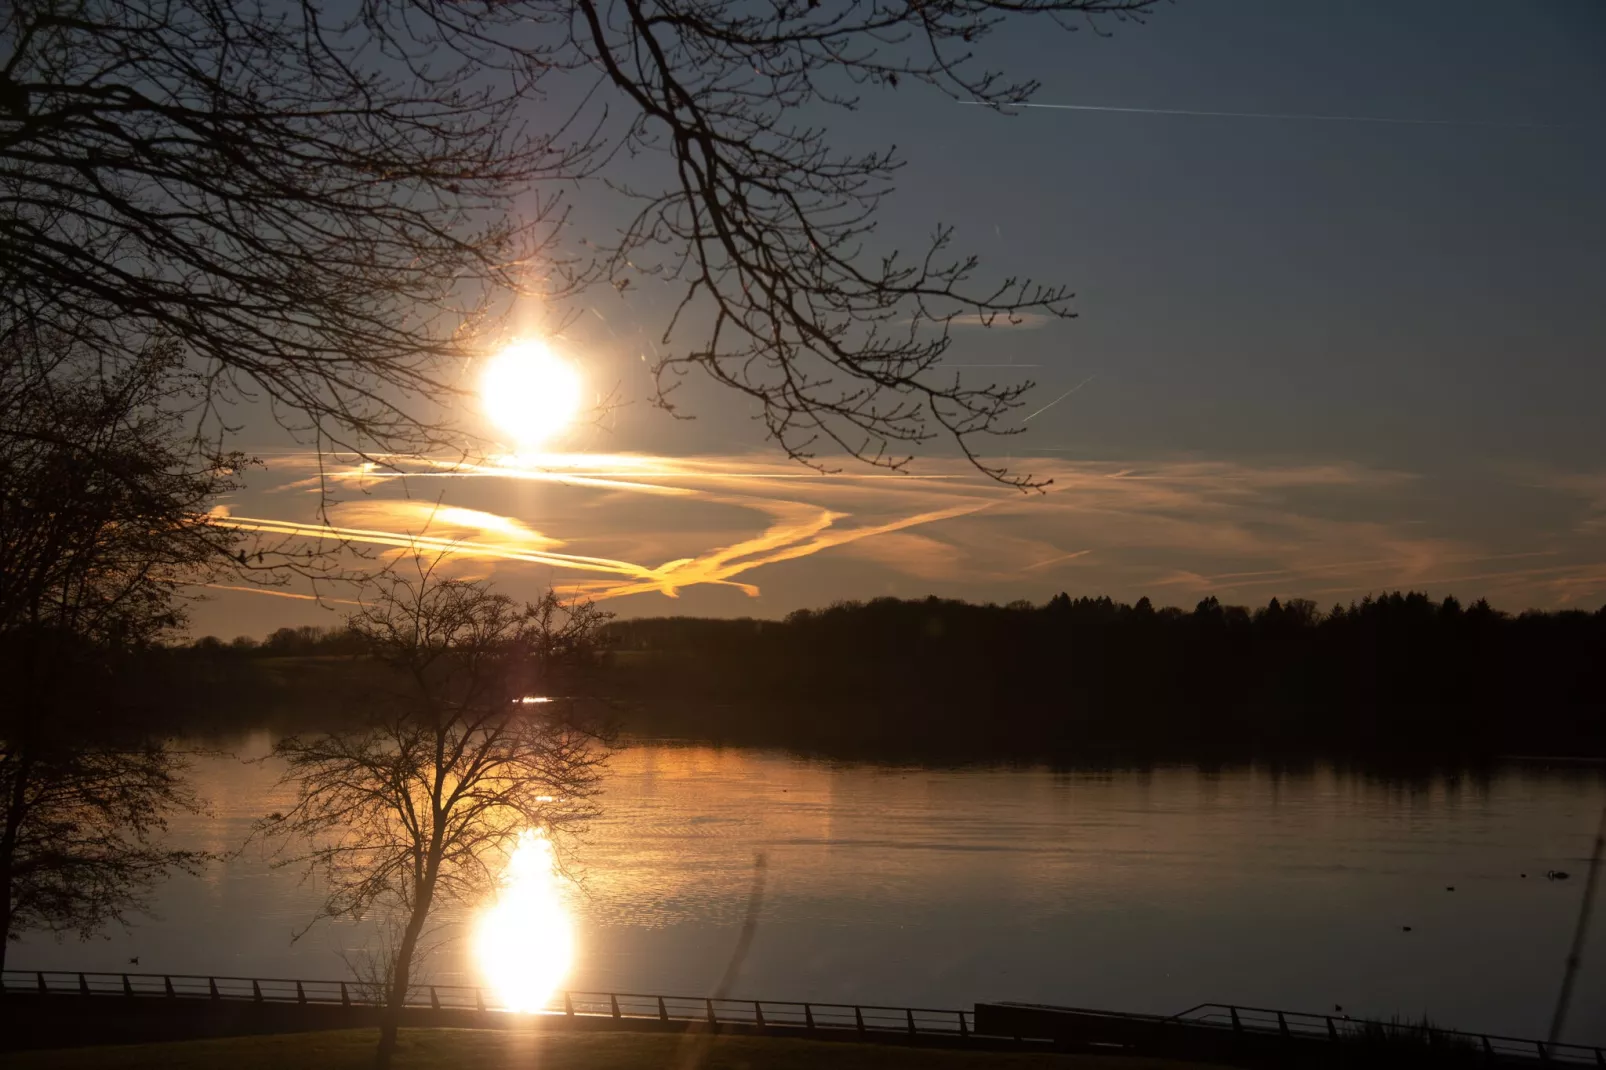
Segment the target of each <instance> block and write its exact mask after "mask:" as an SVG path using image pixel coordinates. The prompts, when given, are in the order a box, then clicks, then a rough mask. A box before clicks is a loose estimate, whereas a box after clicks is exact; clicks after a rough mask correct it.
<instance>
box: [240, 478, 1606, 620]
mask: <svg viewBox="0 0 1606 1070" xmlns="http://www.w3.org/2000/svg"><path fill="white" fill-rule="evenodd" d="M314 467H316V459H315V458H311V457H300V458H281V459H277V460H276V461H275V469H276V470H277V471H279V472H281V473H282V472H284V470H285V469H290V470H291V472H290V474H291V475H292V476H293V477H299V476H301V475H302V474H303V473H304V472H305V471H307V470H310V469H312V468H314ZM400 467H401V470H399V471H387V470H384V469H382V468H379V467H376V466H374V465H373V464H368V463H365V464H353V465H350V466H346V467H339V466H327V465H326V466H325V468H324V470H323V472H322V474H321V475H318V476H314V477H310V478H304V479H303V478H293V479H292V480H291V481H289V482H286V483H285V484H283V485H281V487H280V491H279V493H277V494H269V495H265V496H258V497H257V498H256V499H255V502H256V503H262V502H276V503H277V502H282V501H283V500H284V492H291V500H292V501H294V502H295V503H296V505H295V507H294V509H293V510H283V509H281V508H274V509H272V510H271V511H272V512H273V513H278V514H280V515H278V516H268V515H239V514H241V513H253V514H258V513H262V512H266V511H267V510H266V509H265V508H263V507H259V506H258V505H253V506H252V507H251V508H246V507H244V505H243V504H241V503H239V502H236V503H234V508H233V510H232V514H231V515H230V517H229V519H230V520H231V522H233V523H235V524H237V525H239V526H240V527H242V528H246V529H248V530H254V531H258V532H262V533H265V534H270V535H281V536H298V537H314V538H323V539H335V540H345V541H347V542H349V543H352V544H357V545H363V546H370V547H378V548H380V549H382V550H383V551H385V552H386V553H405V552H420V551H421V552H424V553H445V554H449V555H452V556H453V557H455V558H458V559H461V560H463V561H469V562H481V563H486V564H489V565H491V566H493V567H496V568H499V569H500V568H504V567H507V568H520V567H525V566H531V565H534V566H537V567H539V568H541V569H544V570H545V571H544V573H542V574H540V575H539V576H538V577H535V578H538V581H539V582H541V583H550V584H552V585H554V586H556V587H557V588H558V589H560V590H563V591H568V592H572V593H583V594H585V595H588V596H590V597H592V598H595V599H608V598H618V597H622V596H626V595H635V594H652V593H656V594H660V595H664V596H667V597H671V598H673V597H677V596H678V595H679V593H680V592H681V591H682V590H685V589H687V588H689V587H693V586H698V585H713V586H725V587H733V588H736V589H738V590H740V591H742V592H744V593H745V594H747V595H749V596H757V595H758V594H759V593H760V588H759V586H758V581H759V580H760V579H761V578H762V577H761V575H760V574H759V570H761V569H763V568H764V567H765V566H773V565H779V564H781V563H784V562H789V561H798V560H801V559H804V558H810V557H815V556H818V555H822V554H826V555H827V556H828V557H829V558H830V559H831V560H833V561H834V562H836V563H837V566H838V567H856V568H859V569H861V570H862V569H863V568H866V567H873V568H878V569H880V570H882V571H883V574H885V575H894V576H903V577H909V578H913V579H915V580H918V581H921V583H922V584H932V583H950V584H973V585H974V587H973V588H970V589H966V590H950V591H947V592H945V593H952V594H954V595H960V596H967V597H972V598H984V599H986V598H995V599H998V600H1000V601H1002V600H1007V599H1009V598H1012V597H1020V596H1026V597H1033V598H1035V599H1036V600H1041V598H1042V597H1043V592H1044V591H1045V590H1048V589H1050V588H1053V589H1062V588H1063V589H1066V590H1072V591H1079V592H1080V591H1091V592H1111V593H1116V594H1123V595H1124V596H1127V597H1136V595H1137V594H1142V593H1147V594H1152V595H1154V596H1155V597H1156V598H1160V597H1163V596H1165V595H1166V594H1167V593H1168V592H1171V593H1174V594H1175V601H1176V602H1178V603H1184V604H1186V603H1188V602H1190V601H1191V600H1192V599H1193V598H1196V597H1198V596H1201V595H1202V594H1204V593H1219V594H1222V595H1223V596H1233V595H1234V594H1235V593H1236V596H1237V597H1241V598H1245V599H1253V598H1263V597H1267V596H1269V595H1270V594H1272V593H1278V594H1285V595H1286V594H1310V595H1314V596H1318V597H1325V596H1331V595H1345V594H1347V593H1355V594H1360V593H1365V592H1366V591H1369V590H1382V589H1386V588H1387V589H1392V588H1395V587H1408V586H1412V585H1417V586H1429V585H1441V584H1446V583H1448V584H1455V583H1457V582H1460V581H1464V582H1465V583H1466V584H1467V585H1468V586H1467V587H1466V588H1465V593H1472V594H1474V596H1475V594H1476V593H1484V592H1486V591H1487V592H1493V593H1498V592H1499V591H1501V590H1503V589H1509V590H1512V591H1536V592H1542V593H1544V594H1545V598H1544V599H1542V601H1546V602H1552V603H1554V602H1562V603H1565V602H1569V601H1576V600H1581V599H1588V598H1590V597H1594V596H1595V595H1597V594H1599V593H1601V592H1602V591H1606V564H1603V563H1602V561H1601V560H1600V555H1599V553H1598V549H1597V551H1596V552H1586V551H1587V547H1586V546H1584V543H1583V542H1582V541H1580V540H1582V539H1583V538H1584V536H1587V535H1588V534H1589V533H1590V531H1592V530H1593V528H1594V525H1593V521H1592V520H1591V521H1590V522H1586V523H1585V524H1584V526H1583V527H1581V528H1580V530H1579V532H1578V536H1579V538H1578V539H1575V540H1574V541H1575V542H1576V543H1577V545H1572V544H1567V545H1563V544H1561V543H1558V544H1557V545H1556V546H1554V547H1546V548H1541V549H1529V548H1507V547H1502V546H1489V545H1482V544H1480V543H1478V542H1476V541H1473V540H1472V539H1471V538H1469V537H1467V535H1466V534H1465V532H1464V531H1463V530H1461V529H1459V528H1456V527H1448V528H1446V529H1445V530H1444V531H1443V532H1441V533H1435V532H1433V531H1432V530H1429V529H1427V528H1425V527H1423V526H1421V523H1420V522H1419V521H1417V520H1414V519H1412V517H1413V516H1414V515H1415V514H1416V513H1418V512H1419V508H1418V506H1417V497H1418V495H1419V494H1420V490H1421V488H1420V484H1419V481H1418V480H1417V478H1416V477H1414V476H1411V475H1409V474H1404V473H1399V472H1391V471H1384V470H1378V469H1369V468H1366V467H1364V466H1360V465H1353V464H1320V465H1282V466H1260V467H1257V466H1253V465H1248V464H1242V463H1234V462H1205V461H1177V462H1152V463H1146V464H1142V465H1119V464H1072V463H1064V462H1061V463H1052V462H1051V463H1050V464H1049V465H1047V466H1045V467H1046V468H1047V470H1046V471H1044V472H1043V474H1044V475H1047V476H1051V477H1052V478H1053V479H1054V483H1053V485H1052V487H1051V488H1050V493H1048V494H1046V495H1035V494H1033V495H1023V494H1020V493H1018V492H1015V491H1011V490H1008V489H1005V488H1000V487H998V486H996V485H993V484H990V483H988V482H986V481H985V480H983V479H981V478H980V477H979V476H977V475H976V474H975V473H974V472H972V471H970V470H969V469H966V468H964V467H962V466H959V465H954V466H953V467H951V468H949V469H947V470H939V471H935V472H933V471H930V466H928V470H927V471H926V473H925V474H922V475H915V476H902V475H892V474H887V473H884V472H874V471H866V470H864V469H862V468H859V469H852V468H849V469H847V470H845V471H843V472H841V473H836V474H829V475H827V474H821V473H818V472H814V471H810V470H808V469H804V468H800V467H798V466H796V465H792V464H789V463H786V462H783V461H779V460H777V459H774V458H773V457H772V456H765V457H763V458H761V459H756V458H753V457H693V458H669V457H657V456H650V455H642V454H541V455H524V456H521V457H517V458H512V457H509V458H502V459H499V460H493V461H490V462H487V463H480V464H448V463H444V462H442V463H429V462H408V463H406V464H402V465H400ZM329 487H333V488H334V489H335V491H337V492H339V493H341V494H345V493H346V492H348V491H352V492H360V493H353V494H351V495H350V496H349V497H350V500H348V501H345V502H344V503H341V504H336V505H331V506H330V508H329V510H328V516H329V520H330V522H329V524H327V525H325V524H321V523H315V522H312V521H311V519H310V517H312V516H314V515H315V514H316V508H315V506H316V503H317V502H318V501H320V500H321V498H320V497H319V495H320V494H321V493H322V492H323V491H324V490H325V489H327V488H329ZM1582 489H1587V488H1580V489H1577V490H1575V489H1572V488H1569V491H1570V492H1571V493H1575V494H1579V495H1580V496H1584V495H1583V494H1582V493H1581V491H1582ZM297 491H299V492H303V493H295V492H297ZM1334 503H1338V504H1337V505H1335V504H1334ZM286 511H292V512H294V513H298V514H300V515H301V516H303V517H307V518H309V519H295V518H293V517H286V516H284V515H282V514H283V513H284V512H286ZM1595 515H1596V514H1593V513H1592V514H1591V517H1593V516H1595ZM827 551H831V553H829V554H827ZM1546 554H1557V555H1561V556H1558V557H1556V559H1555V560H1554V561H1547V562H1544V563H1543V565H1544V566H1545V567H1531V566H1534V565H1537V564H1539V563H1536V562H1523V563H1522V564H1523V565H1524V566H1528V567H1515V568H1507V567H1505V566H1504V565H1502V564H1496V563H1497V562H1506V561H1513V562H1514V563H1515V558H1517V557H1519V556H1524V555H1526V556H1532V555H1546ZM771 575H772V576H774V575H775V574H774V573H773V572H772V573H771ZM792 582H794V583H796V582H797V580H796V576H795V574H794V575H793V579H792ZM863 582H864V581H863V580H862V579H861V580H857V581H855V582H854V584H853V585H852V587H853V589H852V590H848V589H846V588H845V587H842V586H839V587H837V588H835V589H834V590H833V591H831V592H830V593H821V594H816V595H813V596H812V597H811V598H810V599H809V601H808V602H807V603H806V604H818V603H821V602H825V601H829V600H830V598H831V597H833V596H836V595H839V594H843V593H848V594H853V595H855V596H862V595H863V594H864V593H867V592H865V591H864V588H863ZM1011 585H1014V586H1011ZM1474 586H1475V587H1477V588H1479V590H1478V591H1477V592H1472V590H1471V588H1472V587H1474ZM1455 589H1456V590H1458V591H1462V590H1463V588H1461V587H1456V588H1455ZM871 590H872V591H873V592H874V593H880V591H878V590H875V589H874V588H872V589H871ZM929 590H931V588H930V587H929V586H923V587H922V588H921V589H919V591H918V593H925V592H926V591H929ZM1131 592H1136V593H1131ZM900 593H906V594H913V593H917V592H916V591H915V590H912V589H908V588H905V590H904V591H902V592H900ZM1491 597H1493V594H1491ZM792 598H793V600H794V601H795V600H796V598H797V594H796V593H795V592H794V593H793V595H792ZM1530 604H1532V602H1530Z"/></svg>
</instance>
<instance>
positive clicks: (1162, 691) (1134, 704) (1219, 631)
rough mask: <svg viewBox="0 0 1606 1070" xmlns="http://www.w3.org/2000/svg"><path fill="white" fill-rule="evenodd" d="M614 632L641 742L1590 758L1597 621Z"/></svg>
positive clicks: (614, 663) (1000, 615) (1094, 621)
mask: <svg viewBox="0 0 1606 1070" xmlns="http://www.w3.org/2000/svg"><path fill="white" fill-rule="evenodd" d="M608 634H609V637H610V639H611V641H612V645H613V653H612V656H611V660H610V664H609V667H608V669H607V671H606V673H605V674H604V677H603V679H602V680H601V681H600V682H601V683H602V685H603V686H604V687H605V688H606V689H607V691H608V692H609V693H610V694H611V695H612V696H613V697H615V698H617V699H619V700H621V703H622V705H621V707H620V708H621V710H622V711H623V713H622V720H623V724H624V727H625V728H626V729H627V730H631V731H635V732H637V733H641V734H647V735H659V736H674V737H680V738H688V739H702V740H710V741H715V742H727V743H733V744H771V745H780V746H790V747H799V748H805V749H810V750H816V751H822V752H826V753H835V754H842V755H865V756H869V755H905V754H907V755H910V756H917V755H934V754H946V755H951V756H967V755H975V756H984V755H986V756H1018V757H1028V758H1049V759H1059V758H1074V757H1076V756H1079V755H1091V754H1097V753H1108V752H1116V751H1119V752H1127V753H1131V752H1143V753H1147V754H1151V755H1161V756H1163V755H1175V756H1179V757H1182V756H1201V755H1205V754H1209V753H1212V752H1219V753H1223V754H1233V753H1239V754H1241V753H1245V752H1263V753H1289V752H1312V753H1329V754H1353V755H1357V756H1375V757H1385V756H1391V755H1398V756H1402V757H1404V756H1412V755H1417V756H1420V755H1446V756H1463V757H1470V756H1478V755H1496V754H1509V753H1525V754H1556V755H1579V756H1586V755H1587V756H1600V755H1606V608H1603V609H1602V610H1600V611H1599V612H1594V613H1590V612H1581V611H1564V612H1554V613H1540V612H1528V613H1523V614H1521V615H1508V614H1505V613H1502V612H1499V611H1497V610H1494V609H1492V608H1490V607H1489V605H1488V604H1487V603H1486V602H1483V601H1479V602H1477V603H1475V604H1473V605H1470V606H1463V605H1462V604H1461V603H1459V602H1458V601H1456V600H1455V599H1454V598H1446V599H1444V600H1443V601H1434V600H1432V599H1429V598H1428V597H1427V596H1426V595H1423V594H1418V593H1410V594H1400V593H1395V594H1389V595H1385V596H1382V597H1378V598H1370V597H1369V598H1366V599H1364V600H1362V601H1360V602H1356V603H1353V604H1351V605H1348V606H1335V607H1333V608H1332V609H1331V610H1329V611H1327V612H1325V613H1324V612H1321V611H1320V610H1318V608H1317V606H1316V604H1315V603H1313V602H1310V601H1307V600H1304V599H1292V600H1289V601H1288V602H1279V601H1277V600H1275V599H1273V600H1272V601H1271V602H1270V603H1269V604H1267V605H1266V606H1264V607H1261V608H1259V609H1254V610H1251V609H1249V608H1246V607H1242V606H1227V605H1222V604H1221V603H1220V602H1219V601H1218V600H1217V599H1215V598H1207V599H1205V600H1204V601H1202V602H1200V603H1199V604H1198V605H1197V606H1195V607H1194V608H1193V610H1191V611H1187V610H1183V609H1177V608H1161V609H1156V608H1154V607H1153V606H1152V605H1151V603H1150V602H1149V600H1148V599H1147V598H1144V599H1140V600H1139V601H1138V603H1137V604H1136V605H1127V604H1125V603H1120V602H1115V601H1112V600H1111V599H1109V598H1074V599H1073V598H1070V597H1069V596H1067V595H1063V594H1061V595H1058V596H1056V597H1055V598H1053V599H1052V600H1050V601H1049V602H1047V603H1046V604H1044V605H1032V604H1029V603H1025V602H1018V603H1012V604H1010V605H1006V606H997V605H975V604H970V603H965V602H957V601H945V600H940V599H936V598H929V599H926V600H924V601H903V600H898V599H891V598H881V599H876V600H874V601H870V602H862V603H861V602H843V603H838V604H836V605H833V606H831V607H830V608H828V609H824V610H818V611H808V610H804V611H799V612H796V613H793V614H791V615H790V616H788V617H787V618H786V619H785V620H781V621H764V620H751V619H738V620H713V619H700V618H689V617H666V618H647V619H637V620H620V621H614V622H612V623H611V624H610V625H609V626H608ZM193 650H194V652H195V653H197V654H206V655H209V656H207V657H206V658H205V659H204V660H205V661H206V662H207V663H209V664H211V665H212V666H214V671H215V672H221V673H222V675H224V676H228V677H232V678H238V677H239V674H240V672H241V671H242V669H243V667H244V666H247V665H250V664H252V663H255V664H256V665H257V666H258V668H256V669H254V670H248V671H251V672H254V673H255V675H256V676H257V677H258V678H259V680H258V686H257V691H258V692H259V695H258V700H259V702H261V701H267V700H268V699H269V697H270V695H271V693H273V692H274V691H276V690H278V688H279V687H292V688H294V689H296V690H300V689H303V688H306V687H308V686H312V685H313V681H321V682H320V683H317V684H316V688H317V690H318V691H320V692H322V693H323V695H324V697H325V698H326V699H327V698H328V697H330V696H329V689H330V688H331V687H333V686H334V684H333V683H332V681H334V680H336V679H343V680H346V681H347V682H348V684H349V682H350V678H351V677H352V676H353V675H355V674H356V673H357V672H358V667H357V665H355V664H353V661H360V660H361V659H360V656H359V657H355V658H353V656H354V655H360V644H356V643H355V642H354V640H353V639H352V637H350V636H349V635H346V634H345V633H342V632H340V631H337V630H320V629H315V628H312V629H308V628H303V629H281V630H280V631H278V632H275V633H274V634H273V635H272V636H270V637H269V638H268V639H267V641H265V642H263V643H260V644H257V643H251V642H250V641H244V640H236V641H235V642H234V643H233V644H224V643H221V642H219V641H217V640H214V639H205V640H201V641H200V642H199V643H197V644H196V645H195V647H194V648H193ZM281 659H288V660H284V661H281ZM231 663H232V664H233V665H235V666H236V667H237V668H235V669H232V670H231V669H229V668H227V666H228V665H229V664H231ZM291 664H293V665H294V666H295V668H294V669H293V670H292V669H286V668H278V667H277V666H280V665H291ZM270 666H274V667H273V668H269V667H270ZM273 681H277V684H278V687H275V686H271V685H272V683H273ZM317 705H320V706H321V705H323V702H322V701H320V702H318V703H317Z"/></svg>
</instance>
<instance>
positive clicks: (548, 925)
mask: <svg viewBox="0 0 1606 1070" xmlns="http://www.w3.org/2000/svg"><path fill="white" fill-rule="evenodd" d="M501 884H502V886H501V888H500V889H499V890H498V893H497V896H496V902H495V903H494V904H492V906H491V907H490V908H489V909H488V910H486V911H485V912H484V913H483V914H482V915H481V916H480V920H479V925H478V928H477V930H476V933H475V941H474V944H475V955H476V957H477V959H478V961H479V967H480V972H481V973H482V974H483V975H484V976H485V980H486V982H487V983H488V984H489V985H490V987H491V989H492V990H493V991H494V992H495V993H496V995H497V1001H498V1002H499V1003H501V1005H502V1006H503V1007H504V1008H506V1009H507V1010H510V1011H519V1012H521V1013H526V1014H527V1013H530V1012H532V1011H539V1010H543V1009H545V1008H546V1006H547V1004H548V1003H549V1002H550V1001H551V999H552V995H553V993H554V992H556V991H557V989H558V985H560V984H562V983H563V979H564V977H566V976H567V975H568V972H569V967H570V966H571V965H572V963H573V960H574V926H573V923H572V922H571V920H570V918H569V911H568V908H567V907H566V906H565V904H564V902H563V896H562V893H561V878H560V877H559V876H558V873H557V869H556V867H555V865H554V863H553V858H552V844H551V842H550V841H549V840H548V839H547V838H546V835H545V834H544V833H543V832H542V831H541V830H539V829H525V830H524V832H522V833H521V834H520V835H519V843H518V846H517V847H516V848H515V849H514V851H513V855H512V857H510V858H509V859H508V865H507V871H506V872H504V873H503V874H502V882H501Z"/></svg>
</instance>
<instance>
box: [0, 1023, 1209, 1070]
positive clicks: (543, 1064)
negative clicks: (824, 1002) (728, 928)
mask: <svg viewBox="0 0 1606 1070" xmlns="http://www.w3.org/2000/svg"><path fill="white" fill-rule="evenodd" d="M377 1037H378V1033H377V1032H376V1031H374V1030H371V1029H350V1030H341V1031H338V1032H324V1033H291V1034H284V1035H280V1036H265V1037H231V1038H228V1039H225V1040H186V1041H179V1042H176V1043H168V1044H129V1045H120V1046H114V1047H100V1048H71V1049H62V1050H53V1051H35V1052H12V1053H7V1055H6V1056H5V1060H4V1061H5V1065H6V1067H7V1070H291V1068H295V1070H302V1068H305V1070H368V1068H369V1067H370V1066H372V1064H373V1057H374V1045H375V1043H376V1041H377ZM395 1066H396V1070H1180V1068H1182V1067H1184V1066H1189V1067H1195V1068H1197V1066H1198V1064H1194V1063H1187V1064H1184V1063H1176V1062H1167V1061H1163V1060H1159V1059H1142V1058H1132V1057H1126V1056H1103V1055H1051V1054H1046V1053H1044V1054H1037V1053H1021V1052H984V1051H952V1050H946V1049H941V1048H906V1047H901V1046H897V1045H890V1044H843V1043H835V1042H827V1041H812V1040H790V1039H782V1038H772V1037H742V1036H716V1037H709V1036H706V1035H705V1036H702V1037H689V1036H683V1035H678V1034H663V1033H625V1032H620V1033H579V1034H577V1033H553V1034H546V1035H542V1034H537V1033H533V1032H531V1033H522V1032H510V1031H504V1030H482V1029H404V1030H402V1034H401V1043H400V1047H399V1048H398V1050H397V1053H396V1063H395Z"/></svg>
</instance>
